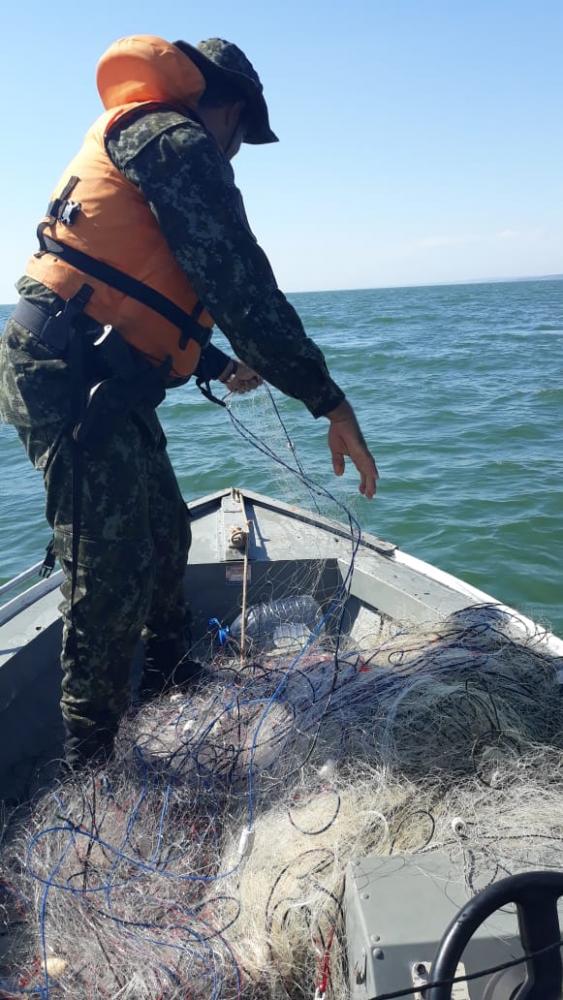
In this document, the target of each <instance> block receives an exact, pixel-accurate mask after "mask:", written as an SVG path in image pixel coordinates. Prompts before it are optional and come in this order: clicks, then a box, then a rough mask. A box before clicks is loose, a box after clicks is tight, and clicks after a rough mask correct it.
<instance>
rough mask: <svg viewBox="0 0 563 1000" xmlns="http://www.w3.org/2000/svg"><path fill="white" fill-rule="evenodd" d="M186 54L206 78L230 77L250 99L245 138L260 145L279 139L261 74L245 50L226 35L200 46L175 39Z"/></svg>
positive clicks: (176, 43)
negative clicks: (227, 40)
mask: <svg viewBox="0 0 563 1000" xmlns="http://www.w3.org/2000/svg"><path fill="white" fill-rule="evenodd" d="M174 45H176V46H177V48H179V49H180V50H181V51H182V52H183V53H184V55H186V56H188V58H189V59H191V60H192V62H193V63H195V65H196V66H197V68H198V69H199V70H201V72H202V73H203V75H204V77H205V79H206V80H209V81H211V80H212V79H217V76H218V75H219V76H221V77H222V78H223V79H228V80H230V81H231V82H232V84H233V86H235V87H236V89H237V90H238V91H240V93H241V95H242V96H243V97H244V99H245V100H246V104H247V109H246V115H247V118H248V127H247V130H246V135H245V137H244V142H250V143H252V144H254V145H260V144H262V143H266V142H278V137H277V135H275V133H274V132H272V130H271V128H270V121H269V118H268V107H267V104H266V101H265V100H264V95H263V89H264V88H263V87H262V84H261V82H260V77H259V76H258V73H257V72H256V70H255V69H254V66H253V65H252V63H251V62H250V60H249V59H247V58H246V56H245V54H244V52H242V51H241V49H239V48H238V46H237V45H234V43H233V42H226V41H225V40H224V39H223V38H208V39H207V40H206V41H204V42H199V43H198V45H197V46H194V45H190V44H189V42H182V41H178V42H174Z"/></svg>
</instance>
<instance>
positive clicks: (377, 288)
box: [284, 273, 563, 295]
mask: <svg viewBox="0 0 563 1000" xmlns="http://www.w3.org/2000/svg"><path fill="white" fill-rule="evenodd" d="M518 281H563V273H553V274H516V275H512V276H511V277H506V276H505V277H498V278H461V279H460V280H458V281H426V282H419V281H415V282H412V283H409V284H406V285H405V284H398V285H354V287H352V288H350V287H348V288H306V289H305V288H301V289H300V290H299V291H292V290H290V289H288V290H287V291H286V292H285V293H284V294H286V295H324V294H325V293H327V294H328V293H330V292H385V291H392V290H394V289H401V288H448V287H450V288H451V287H455V286H456V285H502V284H511V283H513V282H518Z"/></svg>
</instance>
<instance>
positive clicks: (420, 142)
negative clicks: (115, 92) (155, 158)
mask: <svg viewBox="0 0 563 1000" xmlns="http://www.w3.org/2000/svg"><path fill="white" fill-rule="evenodd" d="M141 33H148V34H157V35H161V36H162V37H164V38H167V39H169V40H171V41H173V40H175V39H176V38H184V39H186V40H187V41H191V42H193V43H195V42H197V41H199V40H200V39H202V38H208V37H213V36H219V37H222V38H227V39H229V40H231V41H235V42H236V43H237V44H238V45H239V46H240V47H241V48H243V49H244V50H245V52H246V53H247V55H248V56H249V58H250V59H251V60H252V62H253V64H254V66H255V67H256V69H257V70H258V72H259V74H260V76H261V78H262V81H263V83H264V88H265V95H266V98H267V101H268V104H269V107H270V118H271V123H272V126H273V128H274V130H275V131H276V132H277V134H278V135H279V137H280V142H279V143H278V144H276V145H272V146H264V147H259V146H258V147H257V146H246V147H243V150H242V152H241V153H240V154H239V156H238V157H237V158H236V160H235V161H234V164H233V165H234V167H235V171H236V176H237V183H238V185H239V187H240V188H241V190H242V193H243V196H244V199H245V204H246V209H247V214H248V216H249V220H250V223H251V226H252V228H253V230H254V232H255V234H256V236H257V238H258V240H259V242H260V243H261V245H262V246H263V247H264V249H265V250H266V252H267V254H268V256H269V258H270V260H271V262H272V265H273V267H274V270H275V273H276V276H277V278H278V282H279V284H280V286H281V287H282V288H283V289H284V290H286V291H290V292H291V291H307V290H324V289H337V288H371V287H384V286H393V285H409V284H433V283H440V282H456V281H465V280H477V279H488V278H499V277H522V276H528V275H544V274H553V273H561V272H563V197H562V196H563V113H562V109H563V59H562V58H561V52H562V50H563V0H536V2H534V3H533V2H532V0H525V2H524V0H347V2H343V0H301V2H297V0H283V2H279V0H278V2H275V3H271V2H270V3H267V2H265V0H261V2H254V0H248V2H247V0H238V3H236V4H235V3H233V2H232V0H229V2H227V0H205V2H204V3H202V4H200V5H196V4H189V3H186V2H185V0H184V2H182V3H180V2H179V0H167V2H165V3H160V4H158V3H154V2H153V3H147V2H145V0H135V2H133V0H114V2H109V0H98V2H96V3H94V4H86V3H83V4H77V3H76V2H75V0H74V2H72V3H71V2H67V0H65V2H58V0H51V2H50V3H48V4H46V3H44V0H26V2H25V3H18V4H9V5H8V4H4V5H3V9H2V12H1V13H0V37H1V38H2V58H1V60H0V101H1V120H2V123H3V129H2V132H3V143H2V156H1V159H0V164H1V167H0V169H1V170H2V189H3V193H4V194H3V205H2V218H3V226H2V230H3V234H4V239H3V240H2V242H1V245H0V302H5V303H9V302H13V301H15V299H16V293H15V291H14V288H13V284H14V282H15V280H16V279H17V278H18V276H19V275H20V274H21V273H23V271H24V270H25V262H26V260H27V257H28V256H29V254H30V253H32V252H33V251H34V250H35V249H36V240H35V229H36V226H37V223H38V221H39V219H40V218H41V216H42V214H43V212H44V210H45V207H46V204H47V201H48V199H49V195H50V192H51V188H52V187H53V185H54V184H55V182H56V181H57V179H58V177H59V176H60V174H61V172H62V171H63V169H64V166H65V164H66V163H67V162H68V160H69V159H70V158H71V156H73V155H74V153H75V152H76V151H77V149H78V148H79V146H80V144H81V141H82V137H83V135H84V133H85V131H86V130H87V128H88V127H89V125H90V124H91V123H92V121H93V120H94V119H95V118H96V117H97V115H98V114H99V113H100V111H101V105H100V102H99V97H98V95H97V91H96V85H95V66H96V62H97V60H98V59H99V57H100V56H101V54H102V53H103V52H104V50H105V49H106V48H107V46H108V45H109V44H110V43H111V42H112V41H114V40H115V39H116V38H119V37H122V36H123V35H128V34H141Z"/></svg>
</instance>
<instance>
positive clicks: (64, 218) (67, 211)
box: [58, 201, 82, 226]
mask: <svg viewBox="0 0 563 1000" xmlns="http://www.w3.org/2000/svg"><path fill="white" fill-rule="evenodd" d="M81 208H82V205H81V203H80V202H79V201H64V202H63V203H62V204H61V207H60V209H59V215H58V219H59V222H62V224H63V226H72V224H73V222H74V219H75V216H76V215H77V214H78V212H79V211H80V209H81Z"/></svg>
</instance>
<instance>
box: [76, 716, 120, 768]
mask: <svg viewBox="0 0 563 1000" xmlns="http://www.w3.org/2000/svg"><path fill="white" fill-rule="evenodd" d="M114 738H115V732H113V731H112V732H110V731H109V730H107V729H104V728H102V727H101V726H100V727H97V726H92V728H88V729H84V728H76V727H74V726H71V725H70V724H69V722H67V721H66V720H65V721H64V759H65V763H66V765H67V767H68V768H69V770H70V771H73V772H76V771H82V770H93V769H95V768H98V767H104V765H105V764H107V762H108V761H109V759H110V757H111V755H112V752H113V743H114Z"/></svg>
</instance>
